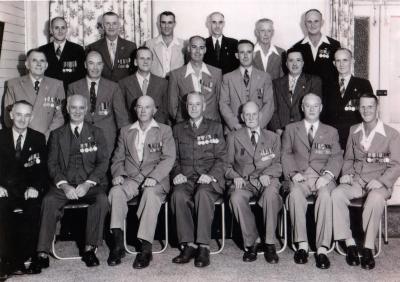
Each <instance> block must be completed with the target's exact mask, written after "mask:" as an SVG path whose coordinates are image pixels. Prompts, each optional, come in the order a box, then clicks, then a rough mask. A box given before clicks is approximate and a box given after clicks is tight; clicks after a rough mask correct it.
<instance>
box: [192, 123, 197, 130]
mask: <svg viewBox="0 0 400 282" xmlns="http://www.w3.org/2000/svg"><path fill="white" fill-rule="evenodd" d="M192 128H193V130H196V129H197V125H196V123H195V122H192Z"/></svg>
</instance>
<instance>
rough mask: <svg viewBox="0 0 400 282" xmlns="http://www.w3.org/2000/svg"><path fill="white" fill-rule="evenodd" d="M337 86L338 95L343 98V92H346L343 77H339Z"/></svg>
mask: <svg viewBox="0 0 400 282" xmlns="http://www.w3.org/2000/svg"><path fill="white" fill-rule="evenodd" d="M339 86H340V96H341V97H342V98H343V96H344V92H346V87H345V86H344V78H341V79H340V83H339Z"/></svg>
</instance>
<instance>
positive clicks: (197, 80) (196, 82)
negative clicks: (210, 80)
mask: <svg viewBox="0 0 400 282" xmlns="http://www.w3.org/2000/svg"><path fill="white" fill-rule="evenodd" d="M203 72H204V73H206V74H208V75H209V76H211V73H210V71H209V70H208V68H207V66H206V64H205V63H202V64H201V69H200V75H199V76H197V75H196V73H195V71H194V69H193V67H192V63H191V62H189V63H188V64H187V67H186V74H185V78H186V77H188V76H189V75H191V76H192V82H193V88H194V91H195V92H199V93H201V83H202V77H203Z"/></svg>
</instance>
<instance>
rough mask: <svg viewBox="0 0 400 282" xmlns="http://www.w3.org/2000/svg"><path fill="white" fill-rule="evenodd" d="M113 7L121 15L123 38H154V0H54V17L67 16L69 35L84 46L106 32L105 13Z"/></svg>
mask: <svg viewBox="0 0 400 282" xmlns="http://www.w3.org/2000/svg"><path fill="white" fill-rule="evenodd" d="M110 11H112V12H114V13H117V14H118V15H119V16H120V18H121V21H122V22H121V30H120V35H121V37H122V38H125V39H127V40H130V41H133V42H135V43H136V45H137V46H141V45H142V44H143V43H144V42H145V41H146V40H147V39H149V38H151V16H152V15H151V0H96V1H90V0H51V1H50V19H52V18H54V17H57V16H61V17H64V18H65V20H66V21H67V23H68V28H69V30H68V33H69V34H68V36H67V38H68V39H69V40H70V41H72V42H75V43H78V44H80V45H82V46H84V47H85V46H87V45H89V44H90V43H93V42H94V41H96V40H98V39H100V38H101V37H102V36H103V30H102V26H101V16H102V15H103V14H104V13H106V12H110Z"/></svg>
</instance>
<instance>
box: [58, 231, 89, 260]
mask: <svg viewBox="0 0 400 282" xmlns="http://www.w3.org/2000/svg"><path fill="white" fill-rule="evenodd" d="M56 236H57V235H54V239H53V242H52V243H51V245H52V246H51V247H52V251H51V252H52V253H53V256H54V257H55V258H56V259H59V260H74V259H81V258H82V257H81V256H74V257H62V256H60V255H58V254H57V252H56Z"/></svg>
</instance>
